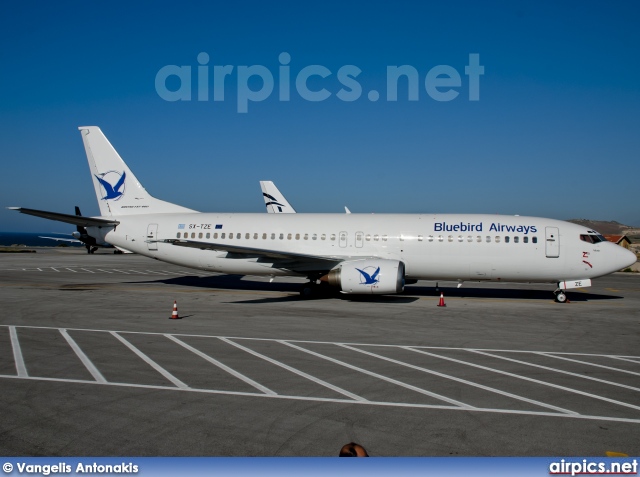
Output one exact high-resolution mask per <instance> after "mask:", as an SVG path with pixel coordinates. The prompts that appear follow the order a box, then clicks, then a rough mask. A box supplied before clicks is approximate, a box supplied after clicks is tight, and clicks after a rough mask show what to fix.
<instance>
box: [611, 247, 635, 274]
mask: <svg viewBox="0 0 640 477" xmlns="http://www.w3.org/2000/svg"><path fill="white" fill-rule="evenodd" d="M611 245H613V247H612V253H611V261H610V262H611V266H612V268H615V270H616V271H617V270H623V269H625V268H627V267H630V266H631V265H633V264H634V263H636V262H637V261H638V257H636V254H635V253H633V252H630V251H629V250H627V249H626V248H623V247H621V246H619V245H615V244H611Z"/></svg>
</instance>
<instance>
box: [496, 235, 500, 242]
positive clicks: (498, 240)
mask: <svg viewBox="0 0 640 477" xmlns="http://www.w3.org/2000/svg"><path fill="white" fill-rule="evenodd" d="M496 243H500V236H499V235H496Z"/></svg>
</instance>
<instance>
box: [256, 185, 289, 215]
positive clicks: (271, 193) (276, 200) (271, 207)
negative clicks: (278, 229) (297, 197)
mask: <svg viewBox="0 0 640 477" xmlns="http://www.w3.org/2000/svg"><path fill="white" fill-rule="evenodd" d="M260 188H261V189H262V197H263V198H264V204H265V205H266V206H267V212H269V213H270V214H295V213H296V210H295V209H294V208H293V207H291V204H289V202H287V199H285V198H284V195H282V193H281V192H280V191H279V190H278V188H277V187H276V185H275V184H274V183H273V182H271V181H260Z"/></svg>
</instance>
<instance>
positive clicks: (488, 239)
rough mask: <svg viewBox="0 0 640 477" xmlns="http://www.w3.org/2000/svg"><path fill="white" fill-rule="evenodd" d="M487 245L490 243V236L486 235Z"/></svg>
mask: <svg viewBox="0 0 640 477" xmlns="http://www.w3.org/2000/svg"><path fill="white" fill-rule="evenodd" d="M487 243H491V236H489V235H487Z"/></svg>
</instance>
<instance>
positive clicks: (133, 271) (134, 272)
mask: <svg viewBox="0 0 640 477" xmlns="http://www.w3.org/2000/svg"><path fill="white" fill-rule="evenodd" d="M127 271H128V272H131V273H133V274H134V275H149V274H148V273H144V272H141V271H139V270H127Z"/></svg>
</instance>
